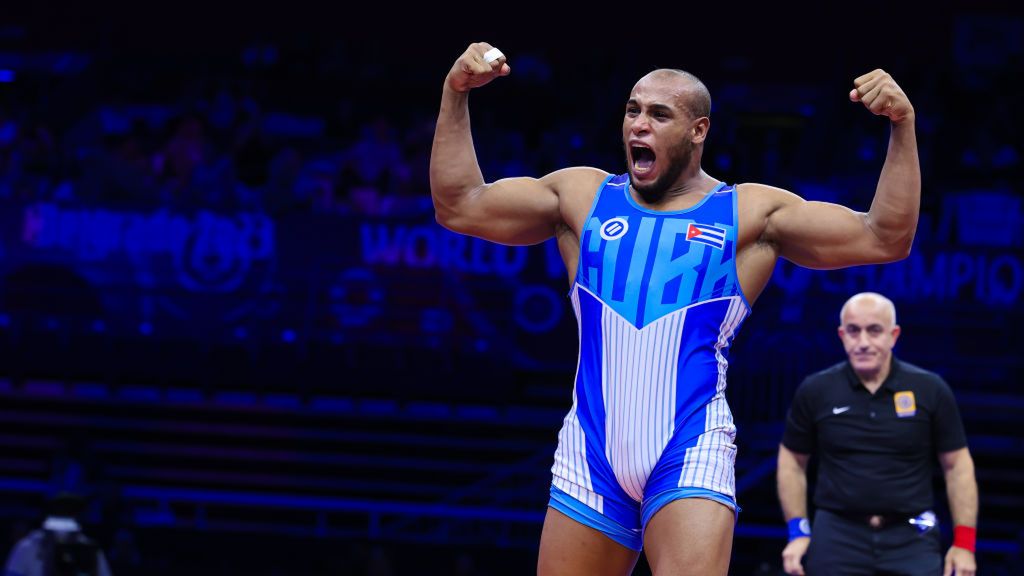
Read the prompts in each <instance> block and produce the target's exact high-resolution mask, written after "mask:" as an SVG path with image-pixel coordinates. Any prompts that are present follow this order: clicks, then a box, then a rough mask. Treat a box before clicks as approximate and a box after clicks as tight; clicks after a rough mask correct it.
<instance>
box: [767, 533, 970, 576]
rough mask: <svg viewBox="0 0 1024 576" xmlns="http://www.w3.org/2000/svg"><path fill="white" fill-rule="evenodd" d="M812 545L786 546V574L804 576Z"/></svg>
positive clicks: (797, 542) (806, 542)
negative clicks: (807, 554)
mask: <svg viewBox="0 0 1024 576" xmlns="http://www.w3.org/2000/svg"><path fill="white" fill-rule="evenodd" d="M810 545H811V539H810V538H808V537H806V536H804V537H802V538H794V539H792V540H790V541H789V544H786V547H785V548H783V550H782V569H783V570H785V571H786V574H790V575H792V576H804V565H803V564H802V563H801V561H802V560H803V559H804V554H806V553H807V547H808V546H810ZM947 562H948V560H947ZM971 574H973V572H972V573H971Z"/></svg>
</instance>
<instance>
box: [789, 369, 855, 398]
mask: <svg viewBox="0 0 1024 576" xmlns="http://www.w3.org/2000/svg"><path fill="white" fill-rule="evenodd" d="M845 369H846V362H839V363H836V364H833V365H832V366H829V367H828V368H825V369H823V370H818V371H817V372H814V373H811V374H808V375H807V376H806V377H805V378H804V379H803V382H801V383H800V385H799V386H798V387H797V392H798V393H799V394H811V395H817V394H820V393H821V392H822V391H824V390H826V389H829V388H831V387H832V386H835V385H836V383H837V382H842V381H843V380H845V378H846V376H845V375H844V374H843V371H844V370H845Z"/></svg>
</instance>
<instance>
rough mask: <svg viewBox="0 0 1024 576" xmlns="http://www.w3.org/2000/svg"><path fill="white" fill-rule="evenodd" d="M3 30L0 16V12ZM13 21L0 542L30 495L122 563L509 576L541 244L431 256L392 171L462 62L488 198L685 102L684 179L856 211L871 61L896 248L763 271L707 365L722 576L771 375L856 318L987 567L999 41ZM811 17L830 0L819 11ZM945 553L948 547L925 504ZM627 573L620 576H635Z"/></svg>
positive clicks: (614, 28) (1003, 211) (995, 397)
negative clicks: (908, 381)
mask: <svg viewBox="0 0 1024 576" xmlns="http://www.w3.org/2000/svg"><path fill="white" fill-rule="evenodd" d="M7 9H8V7H6V6H5V10H7ZM838 9H839V10H843V11H849V14H848V16H845V17H842V18H836V17H835V16H830V15H828V14H830V13H831V14H834V13H835V12H834V11H832V12H827V11H826V9H825V7H823V6H816V5H811V4H803V5H783V4H773V5H772V6H764V5H761V6H757V7H753V8H749V7H743V6H741V5H739V4H732V3H729V4H726V3H721V4H720V5H712V6H699V7H698V6H688V5H684V4H682V3H676V4H644V3H634V4H621V5H617V6H612V7H610V8H607V9H602V8H597V7H596V6H582V5H581V6H569V5H560V4H555V3H549V4H547V5H542V4H540V3H531V4H521V3H520V4H515V5H504V4H500V3H497V4H487V3H477V4H458V5H456V4H438V3H428V4H420V5H416V6H412V7H398V6H391V5H385V4H378V5H359V6H342V5H315V4H312V3H305V2H296V3H274V4H270V5H266V6H254V5H247V4H240V3H239V4H217V5H214V3H207V4H201V3H196V2H185V3H166V4H152V5H149V4H146V5H143V4H127V3H125V4H115V3H107V4H103V3H101V4H88V5H85V4H83V5H77V6H65V5H62V4H54V3H33V4H32V5H18V6H12V7H10V11H7V12H5V14H3V15H2V16H0V222H2V225H0V446H2V448H0V527H2V528H3V531H2V532H0V534H2V536H3V538H4V543H5V545H6V546H7V548H5V550H6V549H9V547H10V546H11V545H13V544H14V542H15V541H16V540H17V539H18V538H19V537H20V536H22V535H24V534H25V533H26V532H27V531H28V530H29V529H31V528H32V527H33V526H35V525H36V524H37V523H38V522H39V521H40V520H41V518H42V505H43V503H44V502H45V500H46V499H47V498H48V497H49V496H51V495H53V494H54V493H56V492H58V491H61V490H73V491H76V492H79V493H81V494H84V495H86V496H87V497H88V499H89V502H90V506H89V511H88V514H87V515H86V520H87V522H86V528H87V531H88V533H90V534H91V535H93V536H94V537H95V538H96V539H97V540H98V541H99V542H100V544H102V546H103V548H104V549H105V550H106V552H107V554H108V556H109V557H110V559H111V563H112V565H113V568H114V573H115V574H117V575H119V576H120V575H124V574H145V575H165V574H194V575H203V574H250V575H268V576H269V575H306V574H356V575H363V574H366V575H377V576H383V575H392V574H394V575H401V574H458V575H463V576H468V575H472V574H479V575H489V574H526V573H531V571H532V570H533V569H534V565H535V562H536V547H537V542H538V538H539V533H540V521H541V519H542V517H543V513H544V506H545V504H546V501H547V489H548V486H549V482H550V473H549V467H550V464H551V458H552V454H553V450H554V447H555V443H556V434H557V431H558V428H559V426H560V424H561V419H562V417H563V416H564V413H565V411H566V410H567V409H568V408H569V406H570V404H571V385H572V376H573V373H574V370H575V355H576V325H575V320H574V319H573V317H572V311H571V307H570V306H569V302H568V299H567V298H566V290H567V279H566V277H565V272H564V269H563V267H562V265H561V262H560V260H559V258H558V256H557V253H556V251H555V248H554V245H553V244H552V243H550V242H549V243H547V244H542V245H538V246H533V247H528V248H526V247H523V248H509V247H502V246H497V245H493V244H489V243H485V242H482V241H479V240H474V239H469V238H465V237H460V236H457V235H454V234H451V233H449V232H447V231H445V230H443V229H441V228H440V227H439V226H438V225H437V224H436V223H435V222H434V219H433V212H432V208H431V204H430V199H429V187H428V183H427V162H428V159H429V152H430V141H431V137H432V129H433V126H432V123H433V121H434V118H435V117H436V113H437V106H438V102H439V97H440V89H441V83H442V81H443V78H444V75H445V73H446V72H447V70H448V68H449V67H450V66H451V63H452V62H453V60H454V59H455V58H456V57H457V56H458V55H459V54H460V53H461V52H462V50H464V49H465V46H466V45H467V44H468V43H470V42H473V41H480V40H485V41H488V42H490V43H492V44H494V45H496V46H499V47H500V48H501V49H502V50H503V51H504V52H505V54H506V55H507V56H508V57H509V61H510V63H511V64H512V67H513V74H512V75H511V76H510V77H508V78H504V79H500V80H498V81H496V82H495V83H493V84H492V85H490V86H487V87H486V88H484V89H482V90H480V91H479V92H474V93H473V96H472V98H471V108H472V113H473V126H474V136H475V140H476V146H477V150H478V154H479V157H480V160H481V164H482V167H483V171H484V174H485V176H486V177H487V178H488V179H491V180H493V179H497V178H499V177H503V176H508V175H533V176H539V175H542V174H545V173H547V172H549V171H551V170H554V169H557V168H561V167H564V166H569V165H580V164H582V165H593V166H597V167H600V168H603V169H605V170H608V171H613V172H621V171H623V170H624V164H623V159H622V144H621V139H620V123H621V114H622V106H623V103H624V100H625V98H626V96H627V95H628V92H629V90H630V88H631V87H632V85H633V83H634V82H635V80H636V79H637V78H639V77H640V76H641V75H642V74H644V73H645V72H647V71H649V70H651V69H653V68H656V67H676V68H683V69H686V70H688V71H690V72H692V73H694V74H696V75H698V76H699V77H701V78H702V79H703V80H704V81H705V82H706V83H707V85H708V86H709V88H710V90H711V94H712V97H713V102H714V106H713V111H712V128H711V134H710V137H709V141H708V144H707V147H706V150H705V161H704V165H705V169H706V170H707V171H708V172H710V173H711V174H713V175H714V176H716V177H718V178H721V179H723V180H726V181H729V182H743V181H755V182H764V183H768V184H772V185H776V186H780V187H784V188H787V189H790V190H793V191H795V192H797V193H799V194H801V195H802V196H804V197H806V198H808V199H816V200H828V201H836V202H840V203H843V204H846V205H848V206H850V207H853V208H855V209H860V210H865V209H866V208H867V207H868V204H869V202H870V199H871V194H872V191H873V189H874V184H875V181H876V179H877V175H878V171H879V169H880V166H881V161H882V158H883V156H884V151H885V143H886V139H887V135H888V127H887V123H886V122H885V121H884V120H881V119H878V118H875V117H872V116H871V115H870V114H869V113H867V112H866V111H865V110H864V109H863V107H861V106H860V105H856V104H852V103H850V102H849V101H848V100H847V97H846V94H847V92H848V91H849V88H850V85H851V83H852V80H853V78H855V77H857V76H859V75H860V74H862V73H864V72H867V71H869V70H871V69H873V68H877V67H881V68H884V69H885V70H887V71H889V72H891V73H892V74H893V76H894V77H895V78H896V80H897V82H899V84H900V85H901V86H902V87H903V88H904V89H905V91H906V92H907V93H908V95H909V96H910V98H911V101H912V102H913V104H914V106H915V108H916V111H917V131H918V139H919V143H920V155H921V166H922V175H923V182H924V186H923V198H922V215H921V221H920V225H919V229H918V233H917V237H916V240H915V245H914V250H913V253H912V254H911V256H910V257H909V258H907V259H906V260H904V261H901V262H899V263H896V264H891V265H887V266H867V267H857V268H852V269H847V270H840V271H829V272H812V271H808V270H805V269H802V268H798V267H795V266H793V265H791V264H789V263H786V262H783V263H780V264H779V266H778V268H777V269H776V271H775V274H774V277H773V280H772V283H771V284H770V285H769V287H768V288H767V289H766V290H765V292H764V294H763V295H762V296H761V298H760V300H759V301H758V302H757V304H756V305H755V308H754V313H753V315H752V316H751V317H750V318H749V319H748V320H746V322H745V324H744V327H743V329H742V330H741V332H740V334H739V337H738V338H737V339H736V341H735V343H734V346H733V351H732V353H731V357H730V360H731V366H730V370H729V380H730V384H729V390H728V396H729V400H730V403H731V405H732V407H733V411H734V413H735V416H736V420H737V426H738V430H739V433H738V434H739V436H738V441H737V443H738V445H739V457H738V462H737V480H738V486H737V488H738V499H739V501H740V504H741V506H742V507H743V509H744V512H743V513H742V514H741V516H740V519H739V523H738V525H737V528H736V538H735V545H734V550H733V560H732V569H731V573H732V574H743V575H747V574H779V573H781V571H780V560H779V554H780V552H781V549H782V547H783V546H784V544H785V527H784V522H783V519H782V517H781V513H780V511H779V508H778V504H777V501H776V498H775V492H774V490H775V482H774V471H775V455H776V450H777V445H778V441H779V439H780V437H781V432H782V420H783V418H784V416H785V412H786V409H787V407H788V402H789V400H790V398H791V396H792V392H793V390H794V388H795V386H796V385H797V384H798V383H799V381H800V380H801V379H802V378H803V376H805V375H806V374H808V373H810V372H812V371H815V370H818V369H820V368H823V367H825V366H828V365H830V364H832V363H834V362H837V361H839V360H841V359H842V357H843V356H842V348H841V346H840V345H839V342H838V341H837V339H836V338H835V336H834V334H835V326H836V324H837V314H838V310H839V307H840V306H841V304H842V303H843V301H844V300H845V299H846V298H847V297H848V296H850V295H851V294H853V293H855V292H857V291H861V290H875V291H879V292H882V293H885V294H886V295H888V296H889V297H891V298H892V299H893V300H894V301H895V303H896V305H897V308H898V315H899V322H900V324H901V325H902V327H903V335H902V337H901V339H900V342H899V345H898V347H897V354H899V355H900V356H901V357H902V358H904V359H906V360H908V361H911V362H913V363H916V364H919V365H921V366H924V367H926V368H929V369H932V370H934V371H937V372H938V373H940V374H941V375H942V376H943V377H945V378H946V380H947V381H948V382H949V383H950V385H951V386H952V387H953V389H954V391H955V393H956V396H957V399H958V401H959V405H960V409H961V412H962V414H963V417H964V420H965V425H966V429H967V433H968V436H969V442H970V448H971V451H972V453H973V455H974V458H975V461H976V464H977V477H978V482H979V486H980V493H981V512H980V522H979V543H978V560H979V565H980V569H981V573H982V574H986V575H992V574H1020V573H1024V572H1022V568H1021V567H1020V566H1021V562H1022V559H1021V556H1022V553H1024V548H1022V546H1024V524H1022V522H1021V516H1022V513H1024V496H1022V495H1021V490H1020V486H1021V485H1022V482H1024V434H1022V433H1021V431H1020V422H1021V421H1022V419H1024V395H1022V393H1021V392H1020V381H1021V377H1022V375H1024V371H1022V359H1021V354H1020V352H1019V348H1018V344H1017V339H1016V337H1015V335H1014V334H1013V330H1014V329H1015V328H1016V327H1017V326H1019V325H1020V321H1021V319H1022V318H1021V317H1022V309H1021V292H1022V289H1024V250H1022V246H1024V232H1022V218H1024V210H1022V194H1021V192H1022V190H1021V186H1022V181H1024V180H1022V160H1021V154H1022V153H1024V148H1022V140H1021V137H1020V134H1021V133H1022V130H1024V122H1022V119H1024V114H1022V113H1021V110H1020V104H1021V102H1024V94H1022V88H1021V86H1022V84H1021V82H1020V76H1021V71H1022V70H1024V67H1022V54H1024V16H1022V13H1021V10H1020V9H1019V8H1008V7H1005V6H1000V5H997V4H991V3H989V4H986V3H970V4H969V5H968V4H967V3H963V4H958V5H949V4H938V5H934V6H930V7H928V8H922V9H910V8H900V7H898V6H891V5H890V6H882V5H878V6H868V5H864V4H858V5H852V4H851V5H848V6H847V5H844V6H841V7H839V8H838ZM829 10H833V9H832V8H829ZM935 484H936V487H937V488H938V489H939V492H937V494H939V499H938V500H937V510H938V511H939V512H940V519H941V520H942V521H943V522H944V524H943V531H944V542H945V544H946V545H948V543H949V541H950V539H951V534H950V532H951V531H950V528H949V518H948V510H947V508H946V504H945V500H944V492H942V491H941V476H939V475H936V477H935ZM637 573H638V574H644V573H648V572H647V569H646V566H645V565H643V564H641V565H640V566H639V567H638V568H637Z"/></svg>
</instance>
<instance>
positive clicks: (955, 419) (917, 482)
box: [782, 357, 967, 514]
mask: <svg viewBox="0 0 1024 576" xmlns="http://www.w3.org/2000/svg"><path fill="white" fill-rule="evenodd" d="M782 444H783V445H784V446H785V447H786V448H788V449H790V450H792V451H793V452H798V453H801V454H814V455H816V457H817V459H818V480H817V488H816V489H815V492H814V505H815V506H817V507H818V508H824V509H826V510H832V511H835V512H847V513H857V514H897V513H906V514H917V513H918V512H921V511H923V510H927V509H929V508H931V507H932V506H934V500H933V494H932V480H931V478H932V470H933V462H934V461H935V454H936V453H939V452H951V451H953V450H958V449H960V448H963V447H964V446H966V445H967V439H966V437H965V435H964V426H963V422H962V421H961V420H960V411H959V410H958V409H957V406H956V400H955V399H954V398H953V392H952V391H951V390H950V389H949V386H948V385H947V384H946V382H945V381H943V380H942V378H941V377H940V376H939V375H937V374H935V373H933V372H928V371H927V370H923V369H921V368H918V367H917V366H914V365H912V364H907V363H906V362H901V361H899V360H897V359H896V358H895V357H894V358H893V359H892V366H891V370H890V371H889V376H888V378H886V379H885V382H883V383H882V385H881V386H880V387H879V388H878V390H877V391H876V392H875V394H874V395H872V394H871V393H870V392H868V390H867V388H865V387H864V385H863V384H861V382H860V380H858V379H857V375H856V373H854V371H853V367H852V366H850V363H849V362H841V363H839V364H836V365H835V366H832V367H831V368H828V369H826V370H822V371H821V372H818V373H817V374H812V375H810V376H808V377H807V378H806V379H805V380H804V381H803V382H802V383H801V384H800V387H799V388H797V390H796V395H795V396H794V398H793V405H792V406H791V407H790V409H789V415H788V417H787V418H786V430H785V433H784V434H783V437H782Z"/></svg>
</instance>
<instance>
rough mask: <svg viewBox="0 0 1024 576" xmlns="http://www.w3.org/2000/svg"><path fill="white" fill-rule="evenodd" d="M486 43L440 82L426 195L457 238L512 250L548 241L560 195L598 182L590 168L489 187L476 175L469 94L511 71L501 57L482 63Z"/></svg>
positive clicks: (508, 180)
mask: <svg viewBox="0 0 1024 576" xmlns="http://www.w3.org/2000/svg"><path fill="white" fill-rule="evenodd" d="M490 49H491V46H490V45H489V44H487V43H484V42H480V43H477V44H472V45H470V46H469V48H467V49H466V51H465V52H464V53H463V54H462V56H460V57H459V59H458V60H456V61H455V64H454V65H453V66H452V69H451V71H450V72H449V73H448V76H447V78H445V83H444V89H443V92H442V95H441V111H440V113H439V114H438V118H437V127H436V128H435V130H434V146H433V149H432V150H431V154H430V194H431V197H432V198H433V201H434V213H435V217H436V219H437V221H438V223H439V224H441V225H442V226H444V227H445V228H448V229H449V230H452V231H454V232H458V233H460V234H467V235H470V236H475V237H477V238H483V239H485V240H490V241H492V242H498V243H501V244H512V245H526V244H537V243H540V242H543V241H544V240H547V239H548V238H551V237H552V236H553V235H554V234H555V230H556V228H557V227H558V225H559V224H560V223H562V222H563V221H564V219H563V218H562V214H561V210H560V203H559V193H560V192H561V191H564V190H565V189H567V188H569V187H571V186H574V185H580V186H589V185H591V184H592V183H593V182H600V178H602V177H603V175H604V174H603V173H602V172H601V171H599V170H596V169H593V168H568V169H564V170H559V171H557V172H553V173H551V174H548V175H547V176H544V177H543V178H525V177H524V178H506V179H504V180H499V181H497V182H494V183H491V184H488V183H487V182H485V181H484V177H483V174H482V173H481V171H480V164H479V162H478V161H477V158H476V150H475V149H474V147H473V135H472V132H471V130H470V124H469V91H470V90H471V89H473V88H479V87H480V86H483V85H484V84H487V83H488V82H490V81H491V80H494V79H495V78H497V77H499V76H506V75H508V74H509V73H510V71H511V69H510V68H509V66H508V64H507V63H506V61H505V57H504V56H502V57H500V58H498V59H497V60H495V61H494V62H490V63H488V62H486V61H485V60H484V54H485V53H486V52H487V51H488V50H490Z"/></svg>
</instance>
